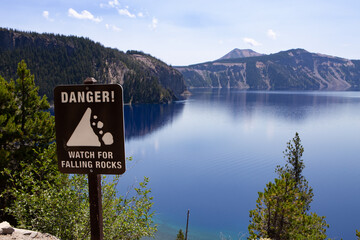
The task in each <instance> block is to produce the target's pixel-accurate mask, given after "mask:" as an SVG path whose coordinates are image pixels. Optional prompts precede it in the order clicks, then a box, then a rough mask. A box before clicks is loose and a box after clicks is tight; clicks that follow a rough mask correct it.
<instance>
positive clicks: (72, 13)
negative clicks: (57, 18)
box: [68, 8, 102, 23]
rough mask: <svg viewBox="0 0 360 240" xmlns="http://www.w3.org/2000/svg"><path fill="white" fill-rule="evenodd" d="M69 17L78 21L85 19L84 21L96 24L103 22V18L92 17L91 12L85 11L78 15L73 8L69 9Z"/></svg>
mask: <svg viewBox="0 0 360 240" xmlns="http://www.w3.org/2000/svg"><path fill="white" fill-rule="evenodd" d="M68 16H69V17H73V18H76V19H84V20H91V21H94V22H97V23H99V22H101V21H102V18H99V17H97V18H96V17H94V15H92V14H91V13H90V12H89V11H87V10H83V11H82V12H81V13H78V12H77V11H75V10H74V9H72V8H69V10H68Z"/></svg>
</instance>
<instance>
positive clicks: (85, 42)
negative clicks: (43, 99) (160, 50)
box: [0, 28, 186, 103]
mask: <svg viewBox="0 0 360 240" xmlns="http://www.w3.org/2000/svg"><path fill="white" fill-rule="evenodd" d="M22 59H24V60H25V62H26V63H27V65H28V68H29V69H30V70H31V73H33V74H34V75H35V83H36V84H37V85H38V86H39V92H40V94H41V95H43V94H46V95H47V96H48V98H49V100H50V101H52V99H53V89H54V87H55V86H56V85H61V84H82V82H83V80H84V79H85V78H87V77H94V78H95V79H97V80H98V82H99V83H119V84H121V85H122V86H123V88H124V101H125V102H130V103H160V102H169V101H172V100H175V99H178V98H179V97H180V95H181V94H182V93H183V92H184V91H185V90H186V86H185V82H184V79H183V77H182V75H181V74H180V73H179V72H178V71H177V70H175V69H174V68H172V67H170V66H168V65H166V64H165V63H164V62H162V61H160V60H158V59H156V58H154V57H152V56H150V55H148V54H144V53H142V52H138V51H128V52H127V53H124V52H122V51H119V50H117V49H111V48H106V47H104V46H102V45H101V44H100V43H95V42H93V41H91V40H90V39H87V38H82V37H75V36H63V35H54V34H39V33H34V32H21V31H16V30H8V29H4V28H0V75H1V76H2V77H4V78H5V79H10V78H13V79H16V78H17V76H16V69H17V64H18V63H19V62H20V61H21V60H22Z"/></svg>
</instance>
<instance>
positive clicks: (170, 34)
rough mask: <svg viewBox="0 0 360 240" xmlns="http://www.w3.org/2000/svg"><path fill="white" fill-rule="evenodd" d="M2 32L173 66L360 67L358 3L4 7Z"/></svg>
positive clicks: (264, 0) (306, 0)
mask: <svg viewBox="0 0 360 240" xmlns="http://www.w3.org/2000/svg"><path fill="white" fill-rule="evenodd" d="M0 6H1V7H0V27H3V28H12V29H17V30H22V31H32V32H38V33H55V34H62V35H73V36H81V37H87V38H89V39H91V40H93V41H95V42H100V43H101V44H102V45H103V46H105V47H111V48H116V49H119V50H121V51H127V50H139V51H143V52H145V53H148V54H151V55H152V56H154V57H156V58H159V59H160V60H162V61H164V62H166V63H167V64H170V65H172V66H185V65H190V64H196V63H202V62H206V61H213V60H216V59H218V58H220V57H222V56H224V55H225V54H226V53H228V52H230V51H231V50H233V49H234V48H239V49H252V50H254V51H256V52H259V53H263V54H271V53H277V52H280V51H285V50H289V49H293V48H303V49H305V50H307V51H310V52H314V53H322V54H327V55H332V56H338V57H342V58H348V59H360V31H359V27H360V13H359V10H360V1H358V0H341V1H340V0H336V1H334V0H221V1H215V0H0Z"/></svg>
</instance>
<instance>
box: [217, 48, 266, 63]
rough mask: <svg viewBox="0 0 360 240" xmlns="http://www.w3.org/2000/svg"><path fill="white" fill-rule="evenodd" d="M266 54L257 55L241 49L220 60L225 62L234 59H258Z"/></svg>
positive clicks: (251, 51) (249, 50) (236, 49)
mask: <svg viewBox="0 0 360 240" xmlns="http://www.w3.org/2000/svg"><path fill="white" fill-rule="evenodd" d="M262 55H264V54H261V53H257V52H255V51H253V50H251V49H239V48H235V49H233V50H232V51H230V52H229V53H227V54H226V55H225V56H223V57H221V58H219V59H218V60H224V59H233V58H247V57H257V56H262Z"/></svg>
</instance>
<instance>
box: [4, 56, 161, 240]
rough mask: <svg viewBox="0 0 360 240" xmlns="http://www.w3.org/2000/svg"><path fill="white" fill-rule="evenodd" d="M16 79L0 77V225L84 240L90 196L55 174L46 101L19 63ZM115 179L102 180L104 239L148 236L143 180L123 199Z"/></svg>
mask: <svg viewBox="0 0 360 240" xmlns="http://www.w3.org/2000/svg"><path fill="white" fill-rule="evenodd" d="M17 73H18V76H19V79H18V80H17V81H16V82H14V81H12V80H11V81H9V82H7V81H5V80H4V79H3V78H2V77H0V100H1V102H0V127H1V128H0V144H1V150H0V156H1V159H0V163H1V167H2V168H1V169H2V172H1V175H0V177H1V185H0V187H1V198H0V200H1V214H2V215H1V220H8V219H11V220H13V221H12V222H13V223H12V224H13V225H15V226H20V227H23V228H27V229H32V230H36V231H41V232H48V233H51V234H53V235H55V236H57V237H59V238H60V239H69V240H72V239H89V238H90V221H89V220H90V217H89V198H88V195H89V192H88V183H87V180H86V175H66V174H62V173H60V172H59V171H58V169H57V159H56V151H55V150H56V143H55V142H54V139H55V138H54V136H55V131H54V121H53V117H51V116H50V113H49V112H48V111H46V110H47V109H48V108H49V104H48V102H47V100H46V97H43V98H40V97H39V96H38V95H37V87H35V84H34V76H33V75H31V74H30V71H29V70H27V67H26V64H25V62H24V61H22V62H21V63H19V65H18V71H17ZM118 181H119V176H116V177H114V178H113V179H105V178H104V179H103V184H102V185H103V188H102V190H103V191H102V196H103V218H104V236H105V238H106V239H124V240H129V239H141V238H142V237H144V236H148V237H152V236H154V233H155V231H156V225H154V224H153V220H152V217H153V214H154V213H153V212H152V211H151V207H152V205H153V203H152V200H153V198H152V197H151V196H150V194H151V190H150V189H149V188H148V182H149V179H148V178H144V181H143V182H141V183H140V184H139V186H138V187H136V188H133V189H132V191H131V192H129V194H127V195H126V196H120V195H119V193H118V190H117V183H118Z"/></svg>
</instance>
